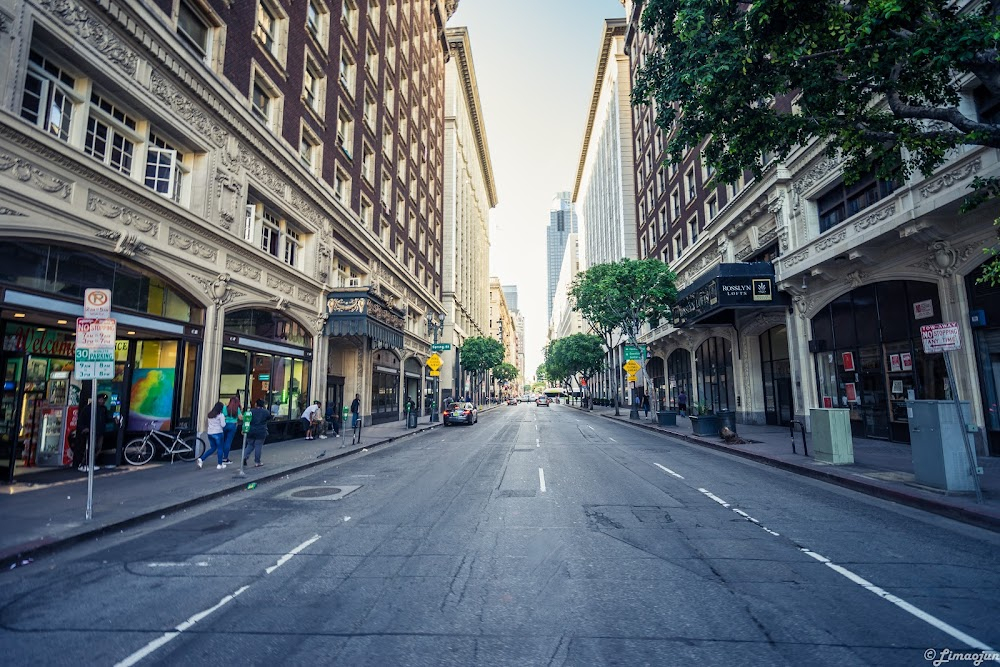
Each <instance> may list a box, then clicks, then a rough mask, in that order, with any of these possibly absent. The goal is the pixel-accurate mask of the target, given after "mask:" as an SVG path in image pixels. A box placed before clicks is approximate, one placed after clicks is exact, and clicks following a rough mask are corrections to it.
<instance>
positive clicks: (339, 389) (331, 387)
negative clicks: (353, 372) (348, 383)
mask: <svg viewBox="0 0 1000 667" xmlns="http://www.w3.org/2000/svg"><path fill="white" fill-rule="evenodd" d="M323 408H324V410H326V411H327V412H328V413H329V412H332V414H333V417H334V419H336V420H337V421H338V422H339V421H340V419H341V417H342V416H343V409H344V378H343V377H341V376H339V375H327V376H326V404H325V405H324V406H323Z"/></svg>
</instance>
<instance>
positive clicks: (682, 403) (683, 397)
mask: <svg viewBox="0 0 1000 667" xmlns="http://www.w3.org/2000/svg"><path fill="white" fill-rule="evenodd" d="M677 410H678V412H680V413H681V417H687V410H688V396H687V394H685V393H684V390H683V389H681V393H679V394H677Z"/></svg>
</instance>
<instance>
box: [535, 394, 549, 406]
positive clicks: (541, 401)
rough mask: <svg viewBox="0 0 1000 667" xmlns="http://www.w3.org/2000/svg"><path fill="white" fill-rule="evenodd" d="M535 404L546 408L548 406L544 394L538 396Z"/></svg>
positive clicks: (547, 400)
mask: <svg viewBox="0 0 1000 667" xmlns="http://www.w3.org/2000/svg"><path fill="white" fill-rule="evenodd" d="M535 405H536V406H538V407H540V408H547V407H549V399H548V398H547V397H545V396H539V397H538V399H537V400H536V401H535Z"/></svg>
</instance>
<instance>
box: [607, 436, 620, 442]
mask: <svg viewBox="0 0 1000 667" xmlns="http://www.w3.org/2000/svg"><path fill="white" fill-rule="evenodd" d="M608 440H610V441H611V442H618V441H617V440H615V439H614V438H611V437H609V438H608Z"/></svg>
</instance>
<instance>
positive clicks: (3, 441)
mask: <svg viewBox="0 0 1000 667" xmlns="http://www.w3.org/2000/svg"><path fill="white" fill-rule="evenodd" d="M23 364H24V358H23V357H20V356H18V357H13V356H6V355H4V354H2V353H0V368H2V369H3V393H2V394H0V466H3V468H2V470H3V473H4V479H5V480H6V481H7V482H8V483H9V482H11V481H13V479H14V462H15V460H16V459H17V439H18V437H19V435H20V430H21V429H20V427H19V424H20V415H19V414H18V409H17V408H18V400H17V397H18V393H19V392H20V390H21V383H22V381H23V376H22V373H21V369H22V367H23Z"/></svg>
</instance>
